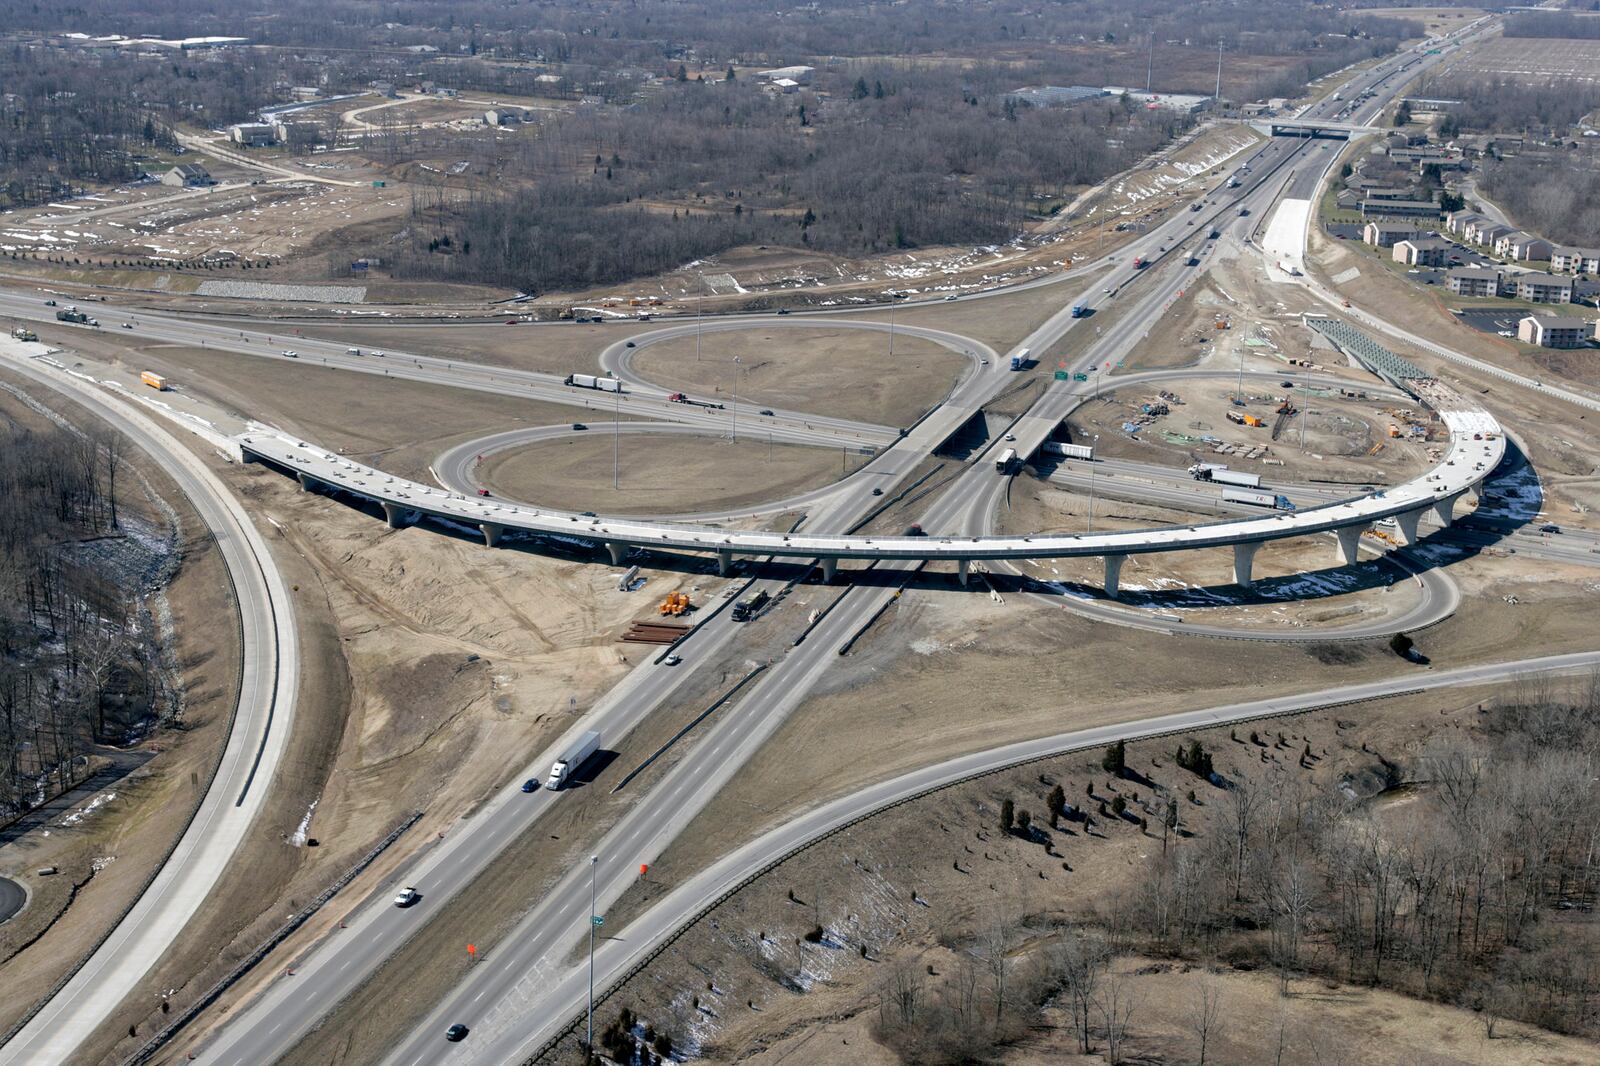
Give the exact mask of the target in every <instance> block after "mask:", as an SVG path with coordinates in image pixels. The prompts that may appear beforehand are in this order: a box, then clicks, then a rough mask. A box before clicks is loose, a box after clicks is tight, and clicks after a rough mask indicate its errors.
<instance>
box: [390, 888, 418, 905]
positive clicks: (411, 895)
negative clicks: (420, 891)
mask: <svg viewBox="0 0 1600 1066" xmlns="http://www.w3.org/2000/svg"><path fill="white" fill-rule="evenodd" d="M421 898H422V897H421V896H418V895H417V890H416V889H414V888H412V887H411V886H410V885H407V886H406V887H405V888H402V889H401V890H400V891H399V893H398V894H397V895H396V896H395V897H394V905H395V906H396V907H409V906H411V905H412V904H413V903H415V902H416V901H417V900H419V899H421Z"/></svg>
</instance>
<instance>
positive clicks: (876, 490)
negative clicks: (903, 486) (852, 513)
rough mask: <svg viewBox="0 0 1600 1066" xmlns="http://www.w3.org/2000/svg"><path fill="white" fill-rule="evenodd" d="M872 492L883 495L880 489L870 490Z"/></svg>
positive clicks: (875, 494)
mask: <svg viewBox="0 0 1600 1066" xmlns="http://www.w3.org/2000/svg"><path fill="white" fill-rule="evenodd" d="M872 494H873V495H874V496H882V495H883V490H882V489H873V490H872Z"/></svg>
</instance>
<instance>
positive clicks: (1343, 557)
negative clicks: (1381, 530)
mask: <svg viewBox="0 0 1600 1066" xmlns="http://www.w3.org/2000/svg"><path fill="white" fill-rule="evenodd" d="M1370 528H1371V527H1370V526H1345V527H1343V528H1342V529H1336V530H1334V531H1333V535H1334V536H1336V537H1338V538H1339V562H1341V563H1343V564H1344V565H1345V566H1354V565H1356V563H1358V562H1360V561H1361V534H1363V533H1365V532H1366V531H1367V530H1368V529H1370Z"/></svg>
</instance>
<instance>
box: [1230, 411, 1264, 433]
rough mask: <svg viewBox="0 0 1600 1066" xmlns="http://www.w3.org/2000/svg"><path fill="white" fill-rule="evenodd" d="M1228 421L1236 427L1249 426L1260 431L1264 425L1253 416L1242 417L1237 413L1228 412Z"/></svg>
mask: <svg viewBox="0 0 1600 1066" xmlns="http://www.w3.org/2000/svg"><path fill="white" fill-rule="evenodd" d="M1228 421H1229V422H1232V423H1233V424H1234V425H1236V426H1250V427H1252V428H1254V429H1260V428H1261V427H1262V425H1264V424H1265V423H1263V422H1262V421H1261V419H1259V418H1257V417H1256V416H1255V415H1242V414H1240V413H1239V412H1238V411H1229V412H1228Z"/></svg>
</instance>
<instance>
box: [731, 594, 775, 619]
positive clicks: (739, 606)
mask: <svg viewBox="0 0 1600 1066" xmlns="http://www.w3.org/2000/svg"><path fill="white" fill-rule="evenodd" d="M770 599H772V597H771V596H769V595H768V594H767V591H766V590H765V589H762V590H761V591H760V592H753V593H751V594H750V595H748V596H746V597H745V598H744V599H742V600H740V601H739V602H738V603H736V604H734V605H733V620H734V621H735V622H748V621H749V620H750V619H752V618H754V617H755V616H756V615H757V614H759V613H761V608H763V607H765V606H766V605H767V601H768V600H770Z"/></svg>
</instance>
